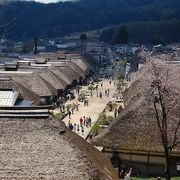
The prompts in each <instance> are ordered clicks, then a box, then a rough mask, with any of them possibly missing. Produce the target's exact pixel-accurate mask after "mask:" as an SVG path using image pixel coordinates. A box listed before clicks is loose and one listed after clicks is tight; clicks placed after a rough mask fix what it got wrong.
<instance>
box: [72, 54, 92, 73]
mask: <svg viewBox="0 0 180 180" xmlns="http://www.w3.org/2000/svg"><path fill="white" fill-rule="evenodd" d="M71 62H74V63H75V64H77V65H78V66H79V67H80V68H81V69H83V70H84V71H86V70H87V69H88V68H90V64H89V63H87V61H86V60H85V59H84V58H83V57H81V58H78V59H72V60H71Z"/></svg>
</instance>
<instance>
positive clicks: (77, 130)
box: [77, 125, 79, 134]
mask: <svg viewBox="0 0 180 180" xmlns="http://www.w3.org/2000/svg"><path fill="white" fill-rule="evenodd" d="M77 133H78V134H79V125H77Z"/></svg>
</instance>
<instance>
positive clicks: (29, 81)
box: [12, 73, 51, 96]
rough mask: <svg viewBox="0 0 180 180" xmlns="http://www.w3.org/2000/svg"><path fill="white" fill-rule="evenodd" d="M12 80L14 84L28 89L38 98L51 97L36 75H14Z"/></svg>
mask: <svg viewBox="0 0 180 180" xmlns="http://www.w3.org/2000/svg"><path fill="white" fill-rule="evenodd" d="M12 80H13V81H14V82H15V83H16V84H19V85H20V86H21V87H24V88H27V89H29V90H30V91H32V92H33V93H35V94H37V95H38V96H51V92H50V90H49V89H48V88H47V86H46V84H45V83H44V82H43V81H42V79H41V78H40V77H39V76H38V75H37V74H36V73H33V74H31V75H23V76H22V75H16V76H13V77H12Z"/></svg>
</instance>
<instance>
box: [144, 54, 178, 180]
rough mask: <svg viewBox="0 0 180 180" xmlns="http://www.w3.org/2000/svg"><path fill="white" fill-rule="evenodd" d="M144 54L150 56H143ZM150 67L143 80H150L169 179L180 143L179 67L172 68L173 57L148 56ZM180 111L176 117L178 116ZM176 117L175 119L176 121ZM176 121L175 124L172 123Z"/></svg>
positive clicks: (148, 65) (149, 96)
mask: <svg viewBox="0 0 180 180" xmlns="http://www.w3.org/2000/svg"><path fill="white" fill-rule="evenodd" d="M142 54H143V55H144V54H146V55H147V53H142ZM146 57H147V58H146V63H147V64H146V65H145V66H146V67H147V68H145V69H144V70H142V72H141V76H142V77H141V78H142V79H143V80H144V81H146V83H147V81H148V84H149V90H148V93H147V96H148V100H150V101H149V102H151V103H152V104H153V109H154V113H155V117H156V120H157V126H158V129H159V132H160V137H161V141H162V145H163V149H164V154H165V159H166V164H165V176H166V179H167V180H170V179H171V173H170V160H171V154H172V152H173V150H174V149H175V148H176V147H177V146H178V144H180V114H179V113H180V100H179V99H180V88H179V78H180V77H179V76H180V74H179V72H180V69H179V67H178V65H169V64H168V63H167V61H166V60H169V59H171V56H169V55H162V54H161V55H158V56H157V57H154V56H153V55H152V54H151V55H150V53H149V54H148V56H146ZM175 112H177V115H176V117H175V116H174V113H175ZM172 117H173V118H172ZM172 119H173V122H172Z"/></svg>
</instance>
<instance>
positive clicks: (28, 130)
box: [0, 117, 119, 180]
mask: <svg viewBox="0 0 180 180" xmlns="http://www.w3.org/2000/svg"><path fill="white" fill-rule="evenodd" d="M0 142H1V146H0V153H1V160H0V161H1V163H0V179H61V180H67V179H74V180H80V179H81V180H87V179H94V180H97V179H99V180H116V179H119V178H118V177H117V175H116V173H115V171H114V170H113V167H112V165H111V164H110V162H109V160H107V159H106V158H105V157H104V155H103V154H102V153H101V152H99V151H98V150H96V149H95V148H94V147H92V146H91V145H90V144H88V143H87V142H86V141H84V140H83V139H82V138H80V137H79V136H77V135H76V134H75V133H73V132H72V131H70V130H66V129H65V125H64V124H63V123H62V122H58V121H57V120H55V119H54V118H53V117H49V118H46V119H45V118H44V119H32V118H30V119H27V118H26V119H23V118H13V119H9V118H1V119H0Z"/></svg>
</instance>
